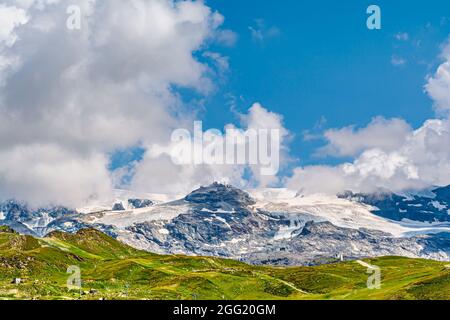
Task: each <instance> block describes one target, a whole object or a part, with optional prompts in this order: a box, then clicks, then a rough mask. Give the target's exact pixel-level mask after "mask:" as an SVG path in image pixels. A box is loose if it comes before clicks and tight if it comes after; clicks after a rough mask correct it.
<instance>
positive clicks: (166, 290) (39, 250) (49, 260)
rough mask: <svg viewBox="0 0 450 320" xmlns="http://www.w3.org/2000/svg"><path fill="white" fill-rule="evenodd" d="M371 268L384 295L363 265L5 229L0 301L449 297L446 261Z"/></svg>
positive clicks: (395, 261)
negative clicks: (154, 248)
mask: <svg viewBox="0 0 450 320" xmlns="http://www.w3.org/2000/svg"><path fill="white" fill-rule="evenodd" d="M365 262H367V263H369V264H371V265H376V266H378V267H380V268H381V272H382V286H381V289H379V290H369V289H367V287H366V281H367V277H368V274H367V273H366V271H367V269H366V268H365V267H364V266H362V265H360V264H358V263H357V262H343V263H338V264H330V265H322V266H317V267H291V268H273V267H255V266H249V265H247V264H244V263H240V262H236V261H232V260H224V259H218V258H209V257H185V256H161V255H155V254H150V253H147V252H142V251H138V250H135V249H133V248H131V247H129V246H126V245H124V244H122V243H120V242H118V241H116V240H114V239H112V238H110V237H108V236H107V235H105V234H103V233H100V232H98V231H96V230H92V229H86V230H82V231H80V232H79V233H78V234H75V235H72V234H64V233H59V232H54V233H52V234H50V235H49V236H48V237H47V238H45V239H36V238H33V237H30V236H23V235H19V234H17V233H15V232H13V231H12V230H10V229H8V228H5V227H0V298H2V299H32V298H35V299H80V298H81V299H96V300H97V299H450V268H449V267H447V266H446V264H445V263H441V262H435V261H427V260H419V259H407V258H399V257H385V258H379V259H370V260H365ZM69 266H78V267H79V268H80V269H81V279H82V289H81V290H69V289H68V288H67V286H66V282H67V278H68V277H69V276H70V274H68V273H66V271H67V268H68V267H69ZM19 279H20V280H19ZM13 282H16V283H13ZM18 282H20V283H18Z"/></svg>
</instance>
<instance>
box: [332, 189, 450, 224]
mask: <svg viewBox="0 0 450 320" xmlns="http://www.w3.org/2000/svg"><path fill="white" fill-rule="evenodd" d="M340 197H342V198H347V199H352V200H356V201H359V202H362V203H366V204H369V205H371V206H374V207H376V208H377V209H376V210H374V211H373V212H374V213H375V214H377V215H379V216H381V217H385V218H388V219H391V220H395V221H402V220H409V221H419V222H428V223H437V222H447V223H449V222H450V186H447V187H443V188H437V189H434V190H431V192H430V193H429V194H427V195H414V194H412V195H397V194H393V193H388V192H385V193H374V194H354V193H352V192H346V193H344V194H343V195H341V196H340Z"/></svg>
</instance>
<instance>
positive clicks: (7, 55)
mask: <svg viewBox="0 0 450 320" xmlns="http://www.w3.org/2000/svg"><path fill="white" fill-rule="evenodd" d="M372 4H376V5H378V6H379V8H380V10H381V29H379V30H369V29H368V28H367V25H366V20H367V19H368V17H369V15H370V14H367V12H366V10H367V8H368V6H369V5H372ZM70 6H73V1H72V2H71V1H66V0H51V1H50V0H3V1H2V3H1V4H0V199H10V198H16V199H20V200H23V201H27V202H29V203H32V204H36V205H46V204H50V203H52V204H55V203H58V204H64V205H69V206H80V205H82V204H83V203H85V202H86V201H91V200H96V199H99V198H103V197H109V196H110V195H111V193H112V189H113V188H126V189H132V190H136V191H145V192H154V193H186V192H189V191H190V190H192V189H193V188H195V187H198V186H200V185H205V184H208V183H211V182H213V181H215V180H218V181H223V182H227V183H232V184H234V185H236V186H239V187H243V188H262V187H287V188H291V189H295V190H299V191H302V192H304V193H316V192H326V193H337V192H340V191H344V190H354V191H362V192H373V191H376V190H380V189H383V190H384V189H388V190H390V191H395V192H403V191H408V190H416V189H423V188H429V187H432V186H435V185H446V184H450V150H447V149H448V148H447V146H448V143H449V142H450V124H449V120H448V116H449V110H450V62H449V61H450V42H449V35H450V3H449V2H448V1H445V0H431V1H427V2H426V3H424V1H406V0H397V1H381V0H380V1H376V2H372V1H356V0H353V1H345V2H342V3H338V2H337V1H331V0H330V1H298V0H297V1H294V0H286V1H283V2H282V3H280V2H279V1H272V0H267V1H254V0H246V1H244V2H243V1H237V0H227V1H223V0H210V1H204V2H202V1H168V0H134V1H119V0H111V1H108V2H101V1H95V0H79V1H77V4H76V7H75V11H73V9H74V8H70ZM77 10H79V14H80V27H79V28H69V26H68V19H71V18H73V14H74V12H75V14H76V13H77ZM72 22H73V21H72ZM194 121H203V127H204V130H207V129H211V128H217V129H219V130H224V128H229V127H235V128H242V129H244V130H245V129H252V128H254V129H263V128H277V129H280V130H281V133H282V134H281V159H280V160H281V168H280V172H279V173H278V175H276V176H272V177H264V176H262V175H261V174H260V167H259V166H237V165H236V166H229V165H185V166H178V165H176V164H174V163H172V161H170V160H171V159H170V157H169V154H170V152H171V150H173V149H174V145H173V144H172V143H171V141H170V138H171V133H172V132H173V130H176V129H178V128H187V129H190V130H192V127H193V123H194ZM323 181H327V183H326V184H324V183H323Z"/></svg>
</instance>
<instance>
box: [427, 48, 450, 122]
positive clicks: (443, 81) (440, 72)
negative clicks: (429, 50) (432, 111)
mask: <svg viewBox="0 0 450 320" xmlns="http://www.w3.org/2000/svg"><path fill="white" fill-rule="evenodd" d="M442 57H443V58H444V59H445V61H444V62H443V63H442V64H441V65H440V66H439V67H438V69H437V71H436V73H435V74H434V75H433V76H430V77H428V82H427V84H426V86H425V90H426V91H427V92H428V94H429V95H430V97H431V98H432V99H433V100H434V102H435V108H436V110H437V111H438V112H440V113H443V114H445V115H449V112H450V42H449V43H448V44H447V45H446V47H445V48H444V50H443V53H442Z"/></svg>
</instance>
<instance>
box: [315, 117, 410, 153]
mask: <svg viewBox="0 0 450 320" xmlns="http://www.w3.org/2000/svg"><path fill="white" fill-rule="evenodd" d="M411 131H412V129H411V127H410V126H409V125H408V124H407V123H406V121H404V120H403V119H385V118H383V117H376V118H374V119H373V120H372V121H371V122H370V123H369V124H368V125H367V126H366V127H363V128H355V126H349V127H344V128H341V129H330V130H327V131H325V133H324V138H325V139H326V140H327V142H328V143H327V145H326V146H324V147H322V148H320V149H319V150H318V151H317V154H318V155H320V156H328V155H331V156H337V157H346V156H356V155H358V154H360V153H361V152H362V151H364V150H367V149H370V148H380V149H382V150H386V151H392V150H396V149H397V148H399V147H401V146H402V145H403V144H404V143H405V140H406V137H407V135H408V134H410V133H411Z"/></svg>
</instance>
